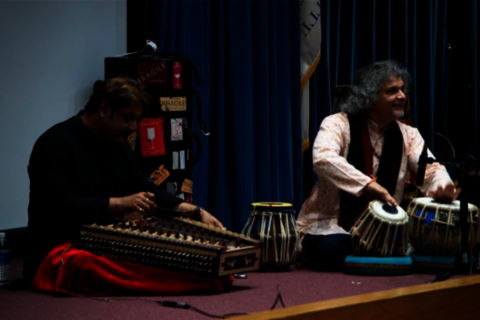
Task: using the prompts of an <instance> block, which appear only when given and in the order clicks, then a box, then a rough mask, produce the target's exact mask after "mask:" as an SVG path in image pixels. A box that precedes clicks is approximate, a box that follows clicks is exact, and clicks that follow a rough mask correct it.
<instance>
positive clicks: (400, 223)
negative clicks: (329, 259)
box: [350, 200, 408, 257]
mask: <svg viewBox="0 0 480 320" xmlns="http://www.w3.org/2000/svg"><path fill="white" fill-rule="evenodd" d="M350 234H351V235H352V241H353V252H354V255H356V256H365V257H402V256H405V255H406V253H407V249H408V241H407V234H408V215H407V213H406V212H405V210H403V209H402V208H401V207H393V206H391V205H388V204H385V203H383V202H381V201H378V200H373V201H371V202H370V203H369V204H368V206H367V208H366V209H365V210H364V211H363V213H362V214H361V215H360V216H359V218H358V219H357V220H356V222H355V225H354V226H353V228H352V229H351V230H350Z"/></svg>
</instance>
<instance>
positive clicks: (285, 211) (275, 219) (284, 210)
mask: <svg viewBox="0 0 480 320" xmlns="http://www.w3.org/2000/svg"><path fill="white" fill-rule="evenodd" d="M242 234H244V235H246V236H249V237H251V238H253V239H259V240H260V241H261V242H262V255H261V259H260V269H261V270H283V269H286V268H288V267H289V266H290V264H291V263H292V262H293V261H294V259H295V255H296V253H297V245H298V230H297V224H296V222H295V211H294V210H293V207H292V205H291V204H289V203H281V202H257V203H252V204H251V206H250V217H249V218H248V221H247V224H246V225H245V228H243V231H242Z"/></svg>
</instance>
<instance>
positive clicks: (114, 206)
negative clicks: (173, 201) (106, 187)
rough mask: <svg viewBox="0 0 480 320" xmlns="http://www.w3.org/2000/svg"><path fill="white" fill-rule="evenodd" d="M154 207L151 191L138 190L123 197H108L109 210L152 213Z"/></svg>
mask: <svg viewBox="0 0 480 320" xmlns="http://www.w3.org/2000/svg"><path fill="white" fill-rule="evenodd" d="M156 207H157V205H156V204H155V195H154V194H153V193H151V192H139V193H135V194H132V195H130V196H127V197H123V198H110V207H109V211H112V212H115V213H125V212H141V213H154V212H155V208H156Z"/></svg>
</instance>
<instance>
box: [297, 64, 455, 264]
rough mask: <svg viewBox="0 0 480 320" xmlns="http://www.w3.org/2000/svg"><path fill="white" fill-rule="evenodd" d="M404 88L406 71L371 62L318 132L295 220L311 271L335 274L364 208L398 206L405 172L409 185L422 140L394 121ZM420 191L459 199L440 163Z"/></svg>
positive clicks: (404, 99) (403, 99) (402, 108)
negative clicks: (311, 176) (306, 190)
mask: <svg viewBox="0 0 480 320" xmlns="http://www.w3.org/2000/svg"><path fill="white" fill-rule="evenodd" d="M409 85H410V75H409V74H408V71H407V70H406V69H405V68H403V67H402V66H400V65H399V64H398V63H397V62H394V61H382V62H375V63H372V64H370V65H368V66H366V67H364V68H362V69H360V70H359V71H358V72H357V74H356V76H355V77H354V82H353V84H352V85H351V86H350V89H349V92H348V94H347V95H346V97H345V98H344V99H342V100H341V102H340V105H339V109H340V112H338V113H335V114H333V115H331V116H328V117H326V118H325V119H324V120H323V122H322V124H321V125H320V130H319V132H318V134H317V137H316V139H315V143H314V146H313V164H314V170H315V172H316V173H317V175H318V182H317V183H316V185H315V186H314V187H313V190H312V192H311V194H310V196H309V197H308V198H307V200H306V201H305V202H304V204H303V207H302V209H301V212H300V214H299V217H298V219H297V225H298V228H299V231H300V235H301V237H302V240H301V242H300V248H299V249H300V250H301V252H302V254H301V256H303V257H305V258H306V260H308V261H310V262H311V263H312V264H313V265H314V266H316V267H320V268H326V269H340V268H341V267H342V266H343V261H344V259H345V257H346V256H347V255H348V254H351V253H352V251H353V249H352V241H351V237H350V234H349V233H348V231H349V230H350V229H351V227H352V226H353V225H354V222H355V219H356V218H357V217H358V215H359V214H360V213H361V212H362V210H363V209H364V208H365V207H366V205H367V204H368V202H369V201H370V200H373V199H377V200H381V201H384V202H386V203H389V204H391V205H393V206H397V205H398V204H399V203H400V201H401V199H402V197H403V191H404V186H405V180H406V177H407V173H410V175H411V176H412V177H413V178H414V179H415V176H416V172H417V167H418V159H419V156H420V154H421V152H422V149H423V145H424V140H423V138H422V136H421V135H420V133H419V132H418V130H417V129H416V128H413V127H410V126H408V125H405V124H403V123H401V122H400V121H399V119H401V118H402V116H403V115H404V113H405V105H406V102H407V96H406V92H408V91H409ZM429 156H430V157H433V155H432V154H431V153H430V151H429ZM420 190H421V192H422V193H423V194H425V195H426V196H430V197H432V198H434V199H435V200H438V201H444V202H448V201H451V200H453V199H454V198H456V196H457V194H458V192H459V190H457V188H456V185H454V184H453V183H452V181H451V179H450V177H449V175H448V173H447V171H446V170H445V167H443V166H442V165H440V164H438V163H435V164H431V165H428V166H427V168H426V174H425V182H424V184H423V186H421V187H420Z"/></svg>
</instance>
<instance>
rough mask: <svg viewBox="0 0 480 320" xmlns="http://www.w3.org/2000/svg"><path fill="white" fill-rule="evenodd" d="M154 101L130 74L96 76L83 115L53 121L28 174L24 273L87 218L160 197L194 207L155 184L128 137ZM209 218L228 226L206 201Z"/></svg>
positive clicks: (144, 207) (141, 208)
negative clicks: (143, 169) (103, 79)
mask: <svg viewBox="0 0 480 320" xmlns="http://www.w3.org/2000/svg"><path fill="white" fill-rule="evenodd" d="M148 103H149V96H148V95H147V93H146V92H145V91H144V90H143V88H142V86H141V85H139V84H138V83H137V82H136V81H134V80H131V79H129V78H114V79H110V80H108V81H106V82H98V81H97V82H96V84H95V88H94V92H93V94H92V95H91V96H90V100H89V101H88V103H87V105H86V106H85V110H83V111H81V112H80V113H79V114H78V115H76V116H74V117H72V118H70V119H68V120H66V121H64V122H61V123H59V124H56V125H54V126H53V127H52V128H50V129H48V130H47V131H46V132H45V133H44V134H42V135H41V136H40V138H39V139H38V140H37V142H36V143H35V146H34V148H33V151H32V154H31V157H30V162H29V165H28V174H29V177H30V204H29V207H28V219H29V220H28V237H29V241H28V243H29V247H28V252H27V254H26V257H25V263H24V272H23V273H24V276H25V278H27V279H29V280H32V279H33V277H34V275H35V273H36V271H37V269H38V267H39V266H40V264H41V262H42V260H43V258H44V257H45V256H46V255H47V254H48V253H49V252H50V250H52V249H53V248H54V247H55V246H57V245H59V244H61V243H63V242H65V241H75V240H77V239H78V237H79V236H80V227H81V226H82V225H83V224H91V223H97V222H102V221H104V220H105V219H106V218H109V217H114V216H119V215H120V216H121V215H123V214H125V213H130V212H145V213H151V212H153V211H154V210H155V208H156V206H157V204H158V205H159V206H162V207H166V208H173V209H176V210H182V211H191V210H194V209H196V208H197V206H195V205H192V204H189V203H186V202H184V201H183V200H182V199H179V198H177V197H175V196H174V195H172V194H170V193H168V192H167V191H164V190H162V189H160V188H158V187H156V186H155V185H154V184H153V183H152V182H150V181H149V180H147V179H146V178H145V177H144V176H143V174H142V173H141V170H140V168H139V167H138V165H137V163H136V161H135V157H134V154H133V152H132V150H131V148H130V147H129V145H128V142H127V138H128V136H129V135H130V134H132V133H133V132H135V131H137V119H138V118H139V117H140V116H141V115H142V113H143V111H144V109H145V108H146V107H147V105H148ZM200 218H201V220H202V222H204V223H207V224H210V225H214V226H217V227H222V224H221V223H220V222H219V221H218V220H217V219H216V218H214V217H213V216H212V215H211V214H210V213H208V212H207V211H205V210H203V209H201V211H200Z"/></svg>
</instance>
